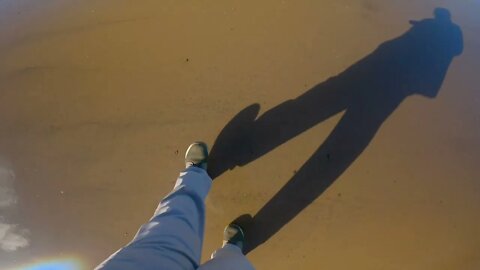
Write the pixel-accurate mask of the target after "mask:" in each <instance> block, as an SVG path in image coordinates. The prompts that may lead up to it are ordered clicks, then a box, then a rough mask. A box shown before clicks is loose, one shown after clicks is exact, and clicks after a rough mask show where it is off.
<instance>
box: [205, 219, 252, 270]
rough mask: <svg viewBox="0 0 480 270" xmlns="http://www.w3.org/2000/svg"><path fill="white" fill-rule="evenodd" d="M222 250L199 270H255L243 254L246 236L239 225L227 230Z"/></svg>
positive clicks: (214, 254)
mask: <svg viewBox="0 0 480 270" xmlns="http://www.w3.org/2000/svg"><path fill="white" fill-rule="evenodd" d="M223 239H224V240H223V246H222V248H220V249H218V250H216V251H215V252H213V254H212V257H211V259H210V260H209V261H207V262H205V263H204V264H202V265H201V266H200V267H199V268H198V270H224V269H229V270H254V269H255V268H254V267H253V265H252V264H251V263H250V262H249V261H248V259H247V257H245V255H244V254H243V250H244V247H245V234H244V231H243V229H242V228H241V227H240V226H239V225H237V224H230V225H228V226H227V228H225V232H224V238H223Z"/></svg>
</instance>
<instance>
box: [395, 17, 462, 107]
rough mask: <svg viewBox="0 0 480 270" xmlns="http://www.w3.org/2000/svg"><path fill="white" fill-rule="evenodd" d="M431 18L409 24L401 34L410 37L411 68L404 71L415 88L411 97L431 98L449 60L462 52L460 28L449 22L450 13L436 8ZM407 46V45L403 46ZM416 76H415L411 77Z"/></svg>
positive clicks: (440, 81) (438, 87) (444, 73)
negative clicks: (413, 80) (417, 95)
mask: <svg viewBox="0 0 480 270" xmlns="http://www.w3.org/2000/svg"><path fill="white" fill-rule="evenodd" d="M433 15H434V16H433V18H430V19H424V20H421V21H410V23H411V24H412V28H411V29H410V30H409V31H408V32H407V33H406V34H405V35H404V36H405V37H406V38H407V40H408V38H411V41H410V42H411V44H409V45H410V46H409V47H410V48H413V50H412V52H413V53H412V54H411V57H412V58H411V61H410V62H411V64H412V65H411V67H410V69H409V70H408V72H410V73H411V74H412V78H414V79H415V80H416V83H417V87H416V88H412V89H410V90H413V92H412V93H411V94H419V95H422V96H425V97H428V98H435V97H436V96H437V95H438V92H439V90H440V87H441V85H442V83H443V80H444V78H445V75H446V72H447V70H448V66H449V65H450V63H451V60H452V59H453V57H455V56H458V55H460V54H462V52H463V36H462V31H461V30H460V27H458V25H456V24H455V23H453V22H452V19H451V14H450V11H449V10H447V9H445V8H436V9H435V10H434V11H433ZM406 45H408V44H406ZM414 73H416V75H415V74H414Z"/></svg>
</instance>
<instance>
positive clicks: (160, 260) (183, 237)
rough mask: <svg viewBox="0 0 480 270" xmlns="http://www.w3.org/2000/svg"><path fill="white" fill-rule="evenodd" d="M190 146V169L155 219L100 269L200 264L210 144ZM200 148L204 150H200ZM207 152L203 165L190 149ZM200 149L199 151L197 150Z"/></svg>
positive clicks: (171, 268)
mask: <svg viewBox="0 0 480 270" xmlns="http://www.w3.org/2000/svg"><path fill="white" fill-rule="evenodd" d="M197 146H199V147H204V149H199V148H198V147H197V148H196V149H195V147H194V149H192V147H189V149H188V150H187V155H186V162H187V168H186V169H185V170H184V171H182V172H181V173H180V176H179V177H178V179H177V182H176V184H175V187H174V189H173V191H172V192H171V193H170V194H168V195H167V196H166V197H165V198H164V199H163V200H162V201H161V202H160V204H159V206H158V208H157V210H156V211H155V214H154V216H153V217H152V219H151V220H150V221H149V222H148V223H146V224H144V225H143V226H142V227H141V228H140V230H139V231H138V233H137V234H136V236H135V237H134V239H133V240H132V242H130V243H129V244H128V245H127V246H125V247H124V248H122V249H120V250H119V251H117V252H116V253H115V254H113V255H112V256H110V258H108V259H107V260H106V261H105V262H103V263H102V264H100V265H99V266H97V268H95V269H97V270H100V269H101V270H113V269H115V270H118V269H122V270H129V269H135V270H137V269H142V270H150V269H152V270H153V269H155V270H158V269H169V270H177V269H182V270H184V269H192V270H193V269H196V268H197V267H198V265H199V264H200V256H201V248H202V242H203V232H204V224H205V197H206V196H207V193H208V191H209V190H210V187H211V184H212V180H211V178H210V177H209V176H208V174H207V172H206V170H205V168H206V164H203V161H205V160H206V155H207V152H206V145H204V144H202V145H197ZM196 150H200V151H196ZM192 151H193V152H194V153H193V154H194V155H196V156H197V157H198V156H199V154H200V155H201V154H202V153H204V154H205V157H204V159H203V160H199V161H201V162H200V164H195V163H196V161H195V159H194V160H193V161H192V160H189V158H188V157H189V156H188V155H189V152H190V154H192ZM195 151H196V152H195Z"/></svg>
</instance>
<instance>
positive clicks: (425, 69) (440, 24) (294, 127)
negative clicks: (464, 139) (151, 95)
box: [209, 8, 463, 251]
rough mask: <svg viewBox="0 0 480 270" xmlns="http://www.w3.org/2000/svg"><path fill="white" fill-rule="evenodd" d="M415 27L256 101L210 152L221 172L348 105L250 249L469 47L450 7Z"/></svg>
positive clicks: (435, 84)
mask: <svg viewBox="0 0 480 270" xmlns="http://www.w3.org/2000/svg"><path fill="white" fill-rule="evenodd" d="M410 23H411V25H412V27H411V28H410V29H409V30H408V31H407V32H406V33H404V34H402V35H401V36H399V37H397V38H395V39H393V40H390V41H387V42H385V43H383V44H381V45H380V46H379V47H378V48H377V49H376V50H374V51H373V52H372V53H370V54H369V55H367V56H366V57H365V58H363V59H361V60H360V61H358V62H357V63H355V64H353V65H352V66H351V67H349V68H348V69H346V70H345V71H343V72H342V73H340V74H338V75H337V76H334V77H332V78H329V79H328V80H326V81H325V82H322V83H320V84H318V85H316V86H315V87H313V88H312V89H310V90H308V91H307V92H306V93H304V94H303V95H301V96H299V97H297V98H295V99H293V100H288V101H286V102H284V103H282V104H279V105H278V106H276V107H274V108H272V109H271V110H269V111H267V112H265V113H264V114H262V115H261V116H259V117H257V114H258V112H259V109H260V106H259V105H258V104H253V105H250V106H248V107H247V108H245V109H243V110H242V111H241V112H240V113H238V114H237V115H236V116H235V117H234V118H233V119H232V120H231V121H230V122H229V123H228V124H227V125H226V126H225V127H224V129H223V130H222V131H221V132H220V134H219V135H218V137H217V139H216V141H215V143H214V145H213V147H212V150H211V153H210V157H209V174H210V175H211V176H212V178H216V177H218V176H220V175H221V174H222V173H224V172H225V171H226V170H228V169H233V168H234V167H235V166H243V165H246V164H248V163H249V162H252V161H254V160H255V159H257V158H259V157H261V156H262V155H264V154H266V153H268V152H269V151H271V150H272V149H274V148H275V147H277V146H279V145H281V144H283V143H285V142H286V141H288V140H290V139H292V138H293V137H295V136H297V135H299V134H300V133H302V132H304V131H306V130H308V129H309V128H311V127H313V126H314V125H316V124H318V123H320V122H322V121H323V120H325V119H327V118H329V117H331V116H333V115H335V114H338V113H340V112H344V114H343V116H342V117H341V119H340V121H339V122H338V123H337V125H336V126H335V128H334V129H333V131H332V132H331V133H330V135H329V136H328V137H327V139H326V140H325V141H324V142H323V143H322V144H321V146H320V147H319V148H318V149H317V151H316V152H315V153H314V154H313V155H312V156H311V157H310V158H309V159H308V161H307V162H306V163H305V164H304V165H303V166H302V167H301V168H300V169H299V170H298V172H297V173H296V174H295V175H294V176H293V177H292V178H291V179H290V180H289V181H288V182H287V184H285V185H284V186H283V187H282V188H281V189H280V191H278V192H277V193H276V194H275V195H274V196H273V198H271V199H270V200H269V201H268V202H267V203H266V204H265V205H264V206H263V207H262V208H261V209H260V211H258V213H257V214H256V215H255V216H254V217H253V221H252V225H251V226H250V230H249V236H248V239H247V240H248V243H249V245H248V247H247V249H248V251H251V250H252V249H254V248H255V247H257V246H258V245H260V244H262V243H263V242H265V241H266V240H268V239H269V238H270V237H271V236H273V235H274V234H275V233H276V232H277V231H279V230H280V229H281V228H282V227H283V226H284V225H285V224H287V223H288V222H289V221H290V220H292V219H293V218H294V217H295V216H296V215H297V214H299V213H300V212H301V211H302V210H303V209H304V208H305V207H306V206H308V205H309V204H310V203H312V202H313V201H314V200H315V199H316V198H317V197H318V196H319V195H320V194H322V193H323V192H324V191H325V190H326V189H327V188H328V187H329V186H330V185H331V184H332V183H333V182H334V181H335V180H336V179H337V178H338V177H339V176H340V175H341V174H342V173H343V172H344V171H345V170H346V169H347V168H348V167H349V166H350V165H351V164H352V163H353V162H354V161H355V159H356V158H357V157H358V156H359V155H360V154H361V153H362V152H363V150H364V149H365V148H366V147H367V145H368V144H369V143H370V142H371V140H372V139H373V137H374V136H375V133H376V132H377V131H378V129H379V128H380V126H381V125H382V123H383V122H384V121H385V120H386V119H387V118H388V116H389V115H390V114H391V113H392V112H393V111H394V110H395V109H396V108H397V107H398V106H399V105H400V103H401V102H402V101H403V100H404V99H405V98H407V97H408V96H410V95H413V94H420V95H423V96H426V97H430V98H434V97H436V95H437V94H438V91H439V89H440V87H441V85H442V82H443V80H444V78H445V74H446V72H447V70H448V67H449V65H450V63H451V61H452V59H453V57H455V56H458V55H460V54H461V53H462V50H463V39H462V32H461V29H460V28H459V27H458V26H457V25H455V24H454V23H453V22H452V21H451V18H450V12H449V11H448V10H447V9H444V8H437V9H435V11H434V17H433V18H428V19H423V20H421V21H410Z"/></svg>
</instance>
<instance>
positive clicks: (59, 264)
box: [10, 258, 84, 270]
mask: <svg viewBox="0 0 480 270" xmlns="http://www.w3.org/2000/svg"><path fill="white" fill-rule="evenodd" d="M83 269H84V267H83V265H82V263H80V261H79V260H77V259H74V258H64V259H51V260H44V261H40V262H37V263H32V264H28V265H24V266H19V267H15V268H12V269H10V270H83Z"/></svg>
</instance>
